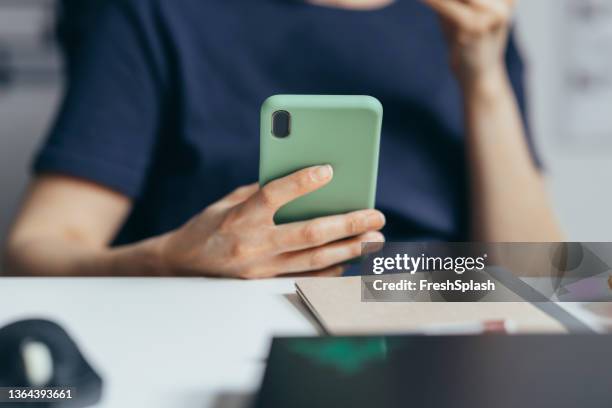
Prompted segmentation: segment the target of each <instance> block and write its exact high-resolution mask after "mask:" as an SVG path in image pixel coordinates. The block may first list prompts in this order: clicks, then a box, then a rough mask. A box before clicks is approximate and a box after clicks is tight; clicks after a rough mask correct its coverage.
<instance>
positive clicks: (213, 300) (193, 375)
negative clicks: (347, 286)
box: [0, 278, 612, 408]
mask: <svg viewBox="0 0 612 408" xmlns="http://www.w3.org/2000/svg"><path fill="white" fill-rule="evenodd" d="M293 293H294V288H293V280H290V279H278V280H264V281H227V280H216V279H204V278H201V279H127V278H122V279H7V278H3V279H0V326H3V325H5V324H7V323H9V322H10V321H14V320H18V319H22V318H28V317H42V318H49V319H50V320H54V321H56V322H58V323H60V324H62V325H63V327H64V328H65V329H66V330H67V331H68V332H69V333H70V334H71V335H72V336H73V337H74V338H75V340H76V341H77V343H78V344H79V345H80V347H81V348H82V350H83V352H84V353H85V355H86V357H87V358H88V360H89V361H90V362H91V363H92V364H93V365H94V367H95V368H96V369H97V370H98V371H99V372H100V373H101V374H102V376H103V377H104V380H105V396H104V400H103V404H102V405H101V406H103V407H113V408H114V407H148V408H155V407H173V408H175V407H176V408H181V407H196V408H205V407H214V408H234V407H236V408H237V407H242V406H244V399H245V395H247V396H248V395H249V394H251V393H253V392H255V390H256V389H257V387H258V386H259V382H260V381H261V375H262V373H263V369H264V360H263V359H264V358H265V356H266V354H267V351H268V347H269V342H270V339H271V337H272V336H273V335H315V334H316V333H317V328H316V326H315V325H314V324H313V323H312V321H310V320H309V318H308V317H307V315H306V314H304V310H303V309H300V304H299V302H298V303H297V306H296V304H294V303H292V301H291V300H290V299H289V298H288V297H287V295H293ZM293 300H294V301H295V299H293ZM564 307H565V308H567V309H568V310H571V311H572V312H573V313H575V314H576V315H577V316H579V317H580V318H582V319H583V320H584V321H585V322H587V323H589V324H591V325H593V327H595V328H597V329H598V330H604V329H605V326H606V324H609V326H608V327H610V328H612V320H610V321H608V322H607V323H605V322H604V323H602V321H601V320H597V319H595V318H594V317H593V315H592V314H590V312H589V311H588V309H587V308H585V306H584V305H579V304H574V305H569V304H568V305H564ZM604 307H608V308H609V307H612V305H608V304H605V305H604Z"/></svg>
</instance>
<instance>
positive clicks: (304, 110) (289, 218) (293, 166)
mask: <svg viewBox="0 0 612 408" xmlns="http://www.w3.org/2000/svg"><path fill="white" fill-rule="evenodd" d="M282 110H284V111H287V112H289V113H290V115H291V120H290V132H289V135H288V136H287V137H284V138H279V137H276V136H274V135H273V134H272V116H273V114H274V112H277V111H282ZM382 112H383V109H382V105H381V104H380V102H379V101H378V100H377V99H376V98H373V97H371V96H362V95H346V96H345V95H275V96H272V97H270V98H268V99H267V100H266V101H265V102H264V103H263V105H262V108H261V136H260V137H261V144H260V165H259V182H260V185H262V186H263V185H265V184H266V183H268V182H270V181H271V180H274V179H277V178H279V177H283V176H286V175H288V174H290V173H293V172H295V171H297V170H299V169H302V168H305V167H309V166H313V165H321V164H330V165H331V166H332V167H333V170H334V177H333V180H332V181H331V182H330V183H329V184H328V185H326V186H324V187H323V188H321V189H319V190H317V191H314V192H312V193H310V194H307V195H305V196H302V197H300V198H298V199H296V200H294V201H292V202H290V203H288V204H286V205H285V206H283V207H282V208H281V209H280V210H279V211H278V212H277V213H276V215H275V217H274V220H275V222H276V223H279V224H281V223H287V222H294V221H301V220H306V219H311V218H315V217H321V216H327V215H333V214H341V213H347V212H350V211H355V210H361V209H366V208H374V202H375V198H376V180H377V173H378V154H379V145H380V131H381V126H382Z"/></svg>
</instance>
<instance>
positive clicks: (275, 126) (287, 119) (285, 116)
mask: <svg viewBox="0 0 612 408" xmlns="http://www.w3.org/2000/svg"><path fill="white" fill-rule="evenodd" d="M290 133H291V114H290V113H289V112H287V111H284V110H279V111H276V112H274V113H273V114H272V134H273V135H274V136H276V137H281V138H283V137H287V136H289V134H290Z"/></svg>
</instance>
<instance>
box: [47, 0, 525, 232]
mask: <svg viewBox="0 0 612 408" xmlns="http://www.w3.org/2000/svg"><path fill="white" fill-rule="evenodd" d="M447 58H448V57H447V49H446V45H445V42H444V39H443V36H442V34H441V30H440V27H439V24H438V20H437V18H436V16H435V15H434V13H433V12H432V11H430V10H429V9H428V8H427V7H425V6H424V5H423V4H421V2H420V1H417V0H398V1H397V2H396V3H394V4H392V5H390V6H388V7H386V8H383V9H380V10H374V11H353V10H342V9H333V8H324V7H320V6H314V5H309V4H305V3H303V2H300V1H295V0H257V1H254V0H207V1H203V0H124V1H110V2H107V3H106V5H105V6H104V7H103V8H102V9H101V11H100V13H99V15H98V17H97V18H96V19H95V22H94V23H93V25H92V26H91V27H90V30H88V35H87V36H86V39H84V40H83V41H82V42H81V44H80V46H79V49H78V51H77V53H76V57H75V58H74V59H72V60H73V61H74V64H73V66H71V67H70V68H71V69H70V70H69V73H70V76H69V81H68V90H67V93H66V97H65V100H64V103H63V106H62V108H61V110H60V113H59V116H58V119H57V122H56V124H55V126H54V128H53V130H52V132H51V134H50V136H49V138H48V140H47V142H46V143H45V145H44V146H43V148H42V149H41V151H40V153H39V155H38V156H37V158H36V161H35V171H37V172H59V173H63V174H68V175H72V176H76V177H81V178H85V179H88V180H91V181H94V182H96V183H99V184H102V185H105V186H107V187H109V188H111V189H114V190H117V191H119V192H121V193H123V194H125V195H127V196H129V197H131V198H133V200H134V207H133V211H132V213H131V215H130V217H129V219H128V220H127V222H126V224H125V225H124V227H123V229H122V231H121V232H120V234H119V237H118V238H117V242H120V243H124V242H132V241H136V240H139V239H142V238H145V237H149V236H153V235H157V234H160V233H163V232H166V231H169V230H172V229H174V228H176V227H178V226H180V225H181V224H183V223H184V222H186V221H187V220H188V219H189V218H190V217H192V216H193V215H195V214H197V213H198V212H200V211H201V210H202V209H203V208H205V207H206V206H208V205H209V204H211V203H213V202H214V201H216V200H218V199H219V198H221V197H222V196H223V195H225V194H227V193H228V192H230V191H231V190H233V189H234V188H236V187H237V186H240V185H244V184H248V183H252V182H254V181H256V180H257V175H258V160H259V108H260V105H261V103H262V102H263V101H264V100H265V99H266V98H267V97H268V96H270V95H273V94H279V93H294V94H366V95H372V96H375V97H376V98H378V99H379V100H380V101H381V102H382V104H383V106H384V125H383V134H382V142H381V153H380V154H381V156H380V171H379V181H378V194H377V207H378V208H379V209H380V210H382V211H383V212H384V213H385V215H386V216H387V222H388V225H387V227H386V229H385V233H386V234H387V236H388V239H396V240H399V239H402V240H464V239H466V238H467V226H468V225H469V220H468V217H469V215H468V213H469V211H468V205H469V203H468V183H467V166H466V161H465V157H464V131H463V123H462V108H461V97H460V94H459V88H458V85H457V83H456V80H455V79H454V78H453V76H452V74H451V71H450V69H449V65H448V61H447ZM506 59H507V64H508V68H509V72H510V76H511V79H512V82H513V86H514V89H515V92H516V94H517V97H518V100H519V103H520V104H521V108H524V103H523V100H524V97H523V91H522V85H523V84H522V81H523V78H522V71H523V67H522V63H521V60H520V58H519V55H518V53H517V50H516V48H515V46H514V44H513V43H512V42H511V43H510V46H509V48H508V52H507V58H506ZM349 154H350V153H349Z"/></svg>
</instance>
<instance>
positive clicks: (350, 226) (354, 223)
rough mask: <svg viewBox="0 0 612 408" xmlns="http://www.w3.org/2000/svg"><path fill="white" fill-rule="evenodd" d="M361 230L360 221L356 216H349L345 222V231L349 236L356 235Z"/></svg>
mask: <svg viewBox="0 0 612 408" xmlns="http://www.w3.org/2000/svg"><path fill="white" fill-rule="evenodd" d="M360 229H361V220H360V219H359V217H358V216H356V215H351V216H349V217H348V218H347V220H346V230H347V232H348V233H349V234H350V235H355V234H357V233H358V232H359V231H360Z"/></svg>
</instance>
